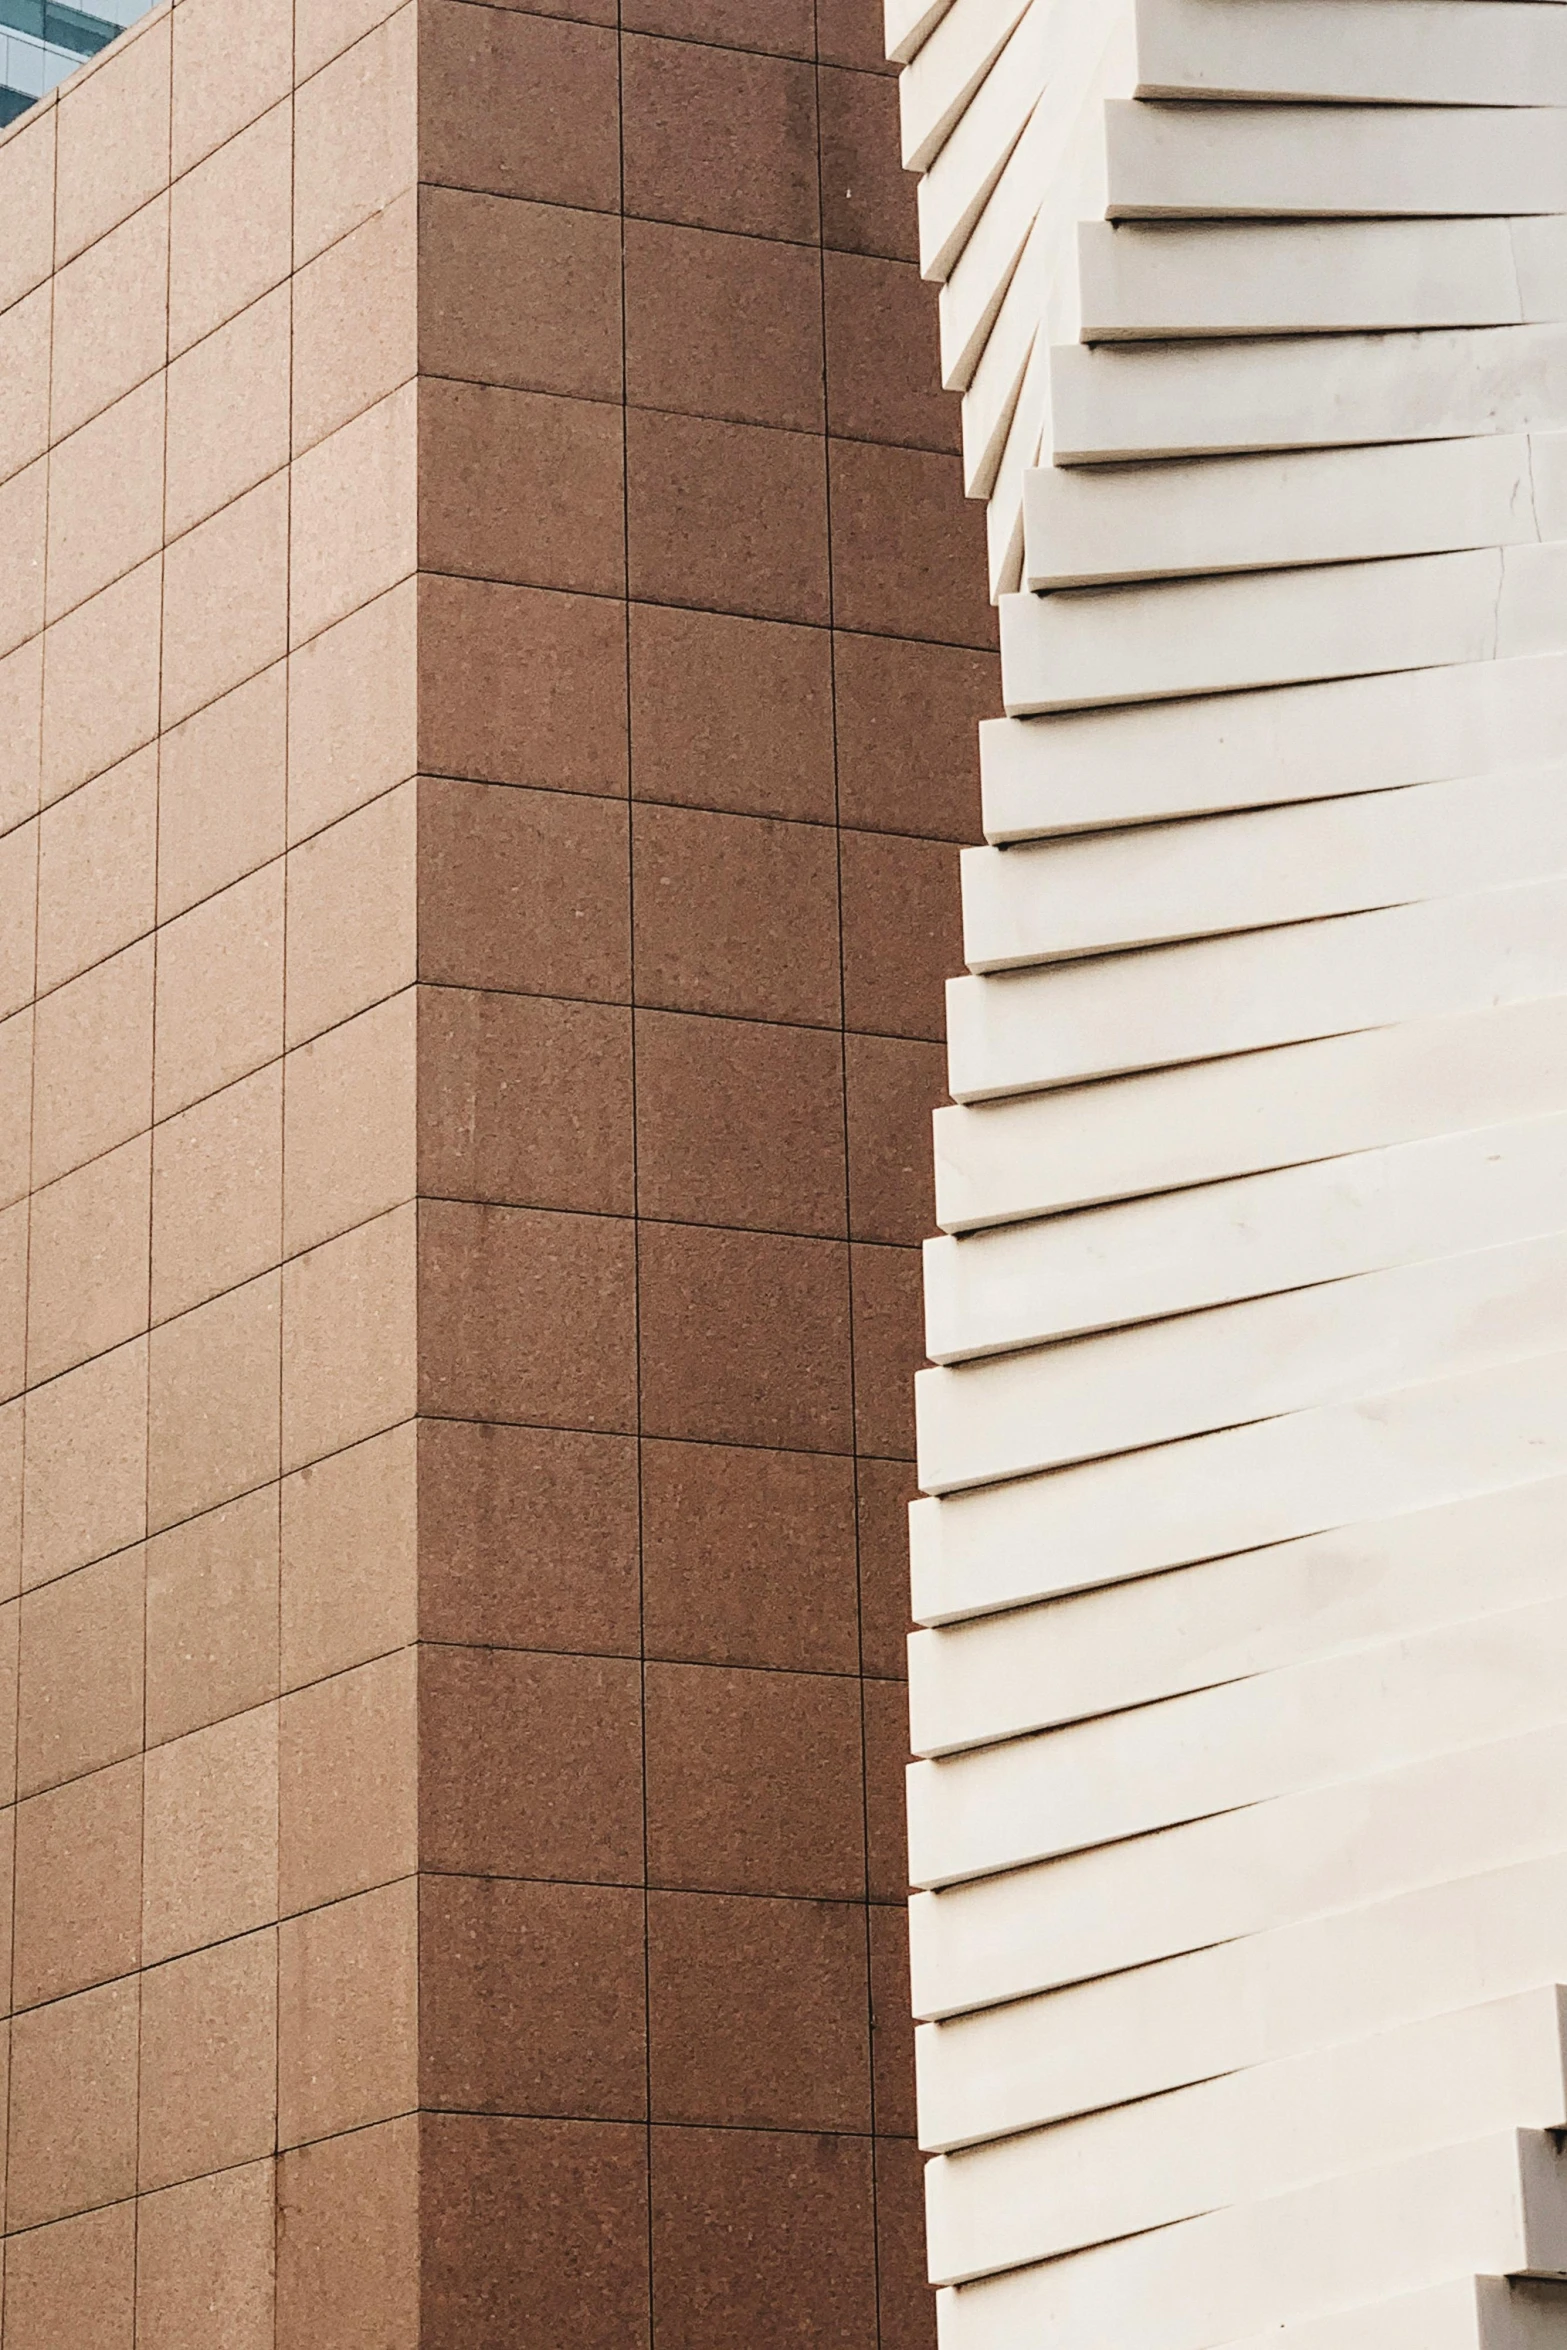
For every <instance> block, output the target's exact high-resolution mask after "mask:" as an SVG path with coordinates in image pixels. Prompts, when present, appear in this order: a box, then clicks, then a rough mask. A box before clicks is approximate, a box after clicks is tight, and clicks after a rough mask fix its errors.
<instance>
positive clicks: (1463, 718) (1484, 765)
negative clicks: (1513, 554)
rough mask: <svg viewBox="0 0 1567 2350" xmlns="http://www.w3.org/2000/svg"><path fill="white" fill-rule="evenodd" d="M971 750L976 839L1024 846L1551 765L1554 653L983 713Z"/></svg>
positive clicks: (1560, 669)
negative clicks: (979, 826)
mask: <svg viewBox="0 0 1567 2350" xmlns="http://www.w3.org/2000/svg"><path fill="white" fill-rule="evenodd" d="M979 740H980V770H981V778H982V784H983V792H984V807H985V832H986V836H987V838H988V839H990V840H992V841H997V842H1003V841H1017V840H1036V839H1043V838H1048V837H1052V836H1058V835H1061V834H1065V833H1071V832H1084V831H1099V830H1101V829H1103V828H1105V827H1109V826H1123V825H1132V824H1144V823H1157V822H1159V821H1161V820H1162V819H1165V818H1169V817H1174V816H1188V815H1202V814H1207V813H1211V812H1214V811H1217V810H1221V809H1238V808H1255V807H1265V806H1268V805H1271V804H1277V803H1280V802H1283V801H1294V800H1311V799H1324V798H1333V797H1337V796H1339V795H1341V794H1344V793H1349V792H1364V791H1384V790H1389V789H1394V788H1397V787H1400V786H1402V785H1404V784H1411V783H1433V782H1439V781H1442V780H1444V779H1446V778H1448V777H1460V776H1475V775H1484V774H1490V773H1494V772H1496V771H1497V770H1499V769H1505V768H1509V767H1520V766H1532V765H1535V764H1539V763H1547V762H1554V761H1556V760H1558V759H1559V758H1560V757H1561V754H1562V746H1563V744H1564V742H1567V658H1564V656H1562V655H1561V654H1548V655H1546V656H1545V657H1543V658H1535V659H1529V660H1512V661H1506V662H1495V663H1492V662H1475V663H1470V664H1468V665H1467V666H1464V667H1460V668H1449V669H1426V670H1407V671H1403V672H1401V673H1399V674H1398V675H1395V676H1387V677H1353V678H1342V679H1334V680H1332V681H1331V682H1329V683H1326V684H1320V685H1299V686H1290V687H1287V688H1285V689H1284V690H1282V691H1268V692H1260V693H1246V694H1214V695H1209V696H1205V697H1204V698H1202V699H1200V700H1196V701H1189V702H1178V703H1176V702H1172V703H1165V704H1154V705H1145V706H1141V707H1138V706H1126V707H1122V708H1119V709H1109V710H1096V711H1088V712H1083V713H1078V714H1073V715H1067V716H1061V717H1049V718H990V719H986V720H984V721H982V723H981V725H980V730H979Z"/></svg>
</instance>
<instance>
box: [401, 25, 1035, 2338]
mask: <svg viewBox="0 0 1567 2350" xmlns="http://www.w3.org/2000/svg"><path fill="white" fill-rule="evenodd" d="M616 15H617V12H616V7H615V4H614V0H577V5H575V6H570V5H567V6H564V7H561V6H554V7H552V8H550V9H549V10H548V11H544V10H534V9H532V8H528V9H524V10H522V11H520V12H519V11H517V10H515V9H512V10H497V9H493V8H490V7H486V6H478V5H474V4H472V0H428V6H427V13H426V15H425V18H424V45H423V49H422V52H421V75H422V80H421V103H422V128H423V139H424V145H423V151H422V172H423V176H424V179H425V181H426V182H427V183H433V184H427V185H426V186H425V189H424V192H423V196H422V200H421V202H422V210H421V269H422V279H421V301H422V329H421V360H422V365H423V367H424V368H425V370H426V371H427V373H428V374H429V375H430V376H431V377H438V378H440V379H441V380H440V381H438V382H432V383H430V384H429V385H428V386H427V390H426V397H425V406H424V409H423V419H422V433H423V437H422V444H421V446H422V473H421V495H422V505H421V562H422V565H423V568H424V572H425V578H424V582H423V589H422V593H423V598H424V602H423V615H424V628H423V636H422V681H423V688H422V690H423V698H422V705H421V759H422V764H423V767H424V769H425V772H426V775H427V777H433V776H435V775H437V774H439V775H440V776H441V777H442V778H443V779H444V780H440V781H435V780H427V781H426V783H425V784H424V786H423V787H422V788H423V798H422V802H421V841H420V853H419V874H420V956H421V962H420V968H421V975H422V977H423V979H424V980H425V981H426V982H427V983H429V984H428V985H427V989H426V992H425V995H424V998H423V1003H422V1008H421V1055H422V1058H421V1079H420V1119H421V1125H420V1132H421V1169H420V1187H421V1192H422V1193H423V1194H424V1198H423V1204H422V1208H421V1282H422V1288H421V1364H420V1371H421V1405H422V1408H423V1410H424V1411H425V1412H426V1413H427V1414H430V1415H438V1417H432V1418H431V1419H430V1420H428V1421H427V1422H426V1425H425V1428H424V1433H423V1439H422V1443H423V1451H422V1461H423V1471H424V1482H423V1484H422V1487H421V1526H422V1562H423V1586H422V1631H423V1635H424V1638H425V1641H426V1643H427V1644H428V1645H427V1646H426V1648H425V1650H424V1661H423V1667H422V1673H423V1679H422V1712H421V1739H422V1753H423V1761H424V1771H425V1779H424V1790H423V1813H422V1829H421V1843H422V1860H423V1863H424V1866H425V1868H426V1869H427V1870H428V1871H430V1872H432V1874H430V1875H428V1876H427V1877H426V1879H425V1889H424V1896H423V1906H422V1912H421V1934H422V1966H421V1996H422V2002H423V2005H422V2014H421V2089H422V2096H423V2099H424V2102H425V2104H426V2106H427V2107H428V2108H429V2109H431V2110H432V2111H433V2112H437V2113H439V2112H442V2111H443V2109H444V2110H445V2112H446V2116H447V2118H445V2119H443V2120H441V2121H439V2122H432V2123H431V2124H430V2125H428V2129H429V2134H428V2136H427V2139H426V2169H425V2173H424V2196H425V2204H424V2212H425V2230H426V2235H425V2256H426V2268H425V2277H424V2310H425V2323H426V2329H427V2330H426V2339H427V2341H429V2342H430V2343H432V2344H440V2345H441V2346H442V2350H459V2345H461V2346H463V2350H470V2346H477V2345H481V2344H482V2345H485V2346H489V2345H492V2344H493V2345H496V2346H497V2350H499V2345H501V2344H502V2343H503V2342H504V2343H505V2344H507V2345H511V2344H516V2345H519V2346H526V2350H553V2346H554V2345H556V2344H559V2343H564V2342H567V2341H570V2342H571V2343H573V2344H574V2345H584V2346H586V2350H625V2346H627V2345H632V2344H648V2343H651V2344H652V2345H653V2350H733V2346H734V2345H736V2344H739V2343H746V2344H750V2345H756V2346H758V2350H765V2346H770V2345H775V2344H776V2345H780V2346H782V2345H784V2344H790V2345H793V2344H796V2343H813V2344H819V2345H823V2346H828V2345H830V2346H831V2350H876V2346H878V2345H879V2346H880V2350H925V2346H926V2345H928V2344H930V2343H931V2342H932V2341H933V2339H934V2328H933V2323H932V2308H931V2303H930V2299H929V2296H928V2294H927V2292H926V2289H925V2286H924V2283H923V2258H922V2241H921V2239H922V2228H921V2216H920V2180H919V2167H920V2166H919V2161H918V2157H917V2155H916V2152H915V2148H914V2146H913V2143H912V2136H911V2133H912V2130H913V2126H914V2123H913V2104H912V2045H911V2038H910V2030H909V2026H908V2022H907V2011H908V1991H907V1979H906V1956H905V1921H904V1916H903V1911H902V1907H901V1902H902V1895H903V1889H904V1882H905V1867H904V1859H903V1852H902V1802H903V1797H902V1770H903V1760H904V1754H905V1735H906V1733H905V1721H904V1693H903V1689H902V1686H901V1682H900V1675H901V1673H902V1671H903V1635H904V1629H905V1620H906V1601H905V1596H904V1594H905V1582H906V1572H907V1569H906V1555H905V1526H904V1517H903V1509H904V1503H905V1500H906V1498H907V1496H908V1494H909V1492H910V1490H911V1487H912V1475H911V1471H910V1468H909V1465H908V1463H909V1455H910V1454H911V1452H912V1449H913V1446H912V1428H911V1405H912V1395H911V1380H912V1375H913V1372H914V1369H915V1367H916V1365H917V1363H918V1361H919V1360H920V1359H921V1356H922V1351H923V1350H922V1343H921V1334H920V1318H919V1259H918V1254H917V1244H918V1242H919V1241H920V1239H921V1238H922V1237H923V1235H924V1234H925V1233H926V1232H927V1231H928V1230H929V1229H930V1228H931V1220H932V1209H931V1200H930V1183H929V1160H930V1132H929V1110H930V1108H931V1106H932V1104H933V1103H934V1101H935V1100H936V1099H937V1098H938V1097H939V1095H940V1093H941V1089H942V1077H943V1052H942V1046H941V1043H940V1039H941V1036H942V1033H943V1022H942V983H943V980H944V978H945V976H946V974H947V973H948V972H949V971H950V970H952V969H955V968H957V967H958V965H959V964H960V962H961V953H960V941H959V935H958V922H957V906H956V899H957V889H956V883H957V870H956V868H957V858H956V850H955V848H954V846H953V844H954V843H956V842H960V841H964V840H968V839H972V838H975V837H977V829H978V809H977V777H976V750H975V738H974V726H975V721H976V720H977V718H978V717H980V716H981V715H983V714H985V713H986V712H987V711H988V710H990V709H992V708H993V707H994V706H995V701H996V694H997V686H998V681H997V677H996V666H995V661H994V656H993V653H992V651H991V649H990V648H991V647H992V645H993V642H994V635H993V615H992V613H991V611H990V609H989V607H988V606H987V604H986V603H985V601H984V593H983V583H984V553H983V536H982V525H981V519H980V515H979V512H978V510H977V509H975V508H973V507H970V506H967V505H966V504H965V501H964V499H963V496H962V490H961V481H960V476H959V466H958V460H957V457H956V454H955V450H956V427H957V413H956V404H955V402H953V401H950V400H948V399H947V398H945V397H944V396H943V395H942V394H941V393H940V390H939V387H938V385H937V383H936V366H935V308H934V294H933V291H932V289H930V288H929V287H926V286H924V285H923V284H922V283H921V282H920V280H919V277H918V274H917V270H916V268H915V267H914V264H913V254H914V205H913V197H912V184H911V183H910V182H909V181H907V180H906V179H905V177H904V175H903V174H902V172H901V170H900V168H899V162H898V127H897V94H896V85H895V82H894V80H893V79H892V78H891V77H889V76H888V75H887V73H886V72H885V70H884V69H883V67H882V64H881V61H880V54H879V49H880V43H879V30H880V16H881V9H880V0H834V4H833V5H831V6H829V5H828V4H827V0H822V4H821V5H820V6H819V7H817V6H813V5H812V0H622V5H621V8H620V11H619V26H618V28H617V23H616ZM487 89H488V90H491V91H493V92H494V93H495V96H494V101H493V104H487V103H486V101H485V99H484V96H483V93H484V92H485V91H486V90H487ZM617 106H618V117H617ZM617 209H619V210H621V211H622V212H623V218H619V219H617V218H616V217H615V215H616V212H617ZM501 287H504V288H506V289H507V294H508V297H509V298H508V299H507V300H505V301H498V300H497V291H498V289H499V288H501ZM513 290H516V296H517V298H515V299H512V298H510V297H511V296H512V295H513ZM622 399H624V403H625V405H624V408H623V409H622V406H621V402H622ZM498 787H499V788H498ZM436 1872H438V1873H436Z"/></svg>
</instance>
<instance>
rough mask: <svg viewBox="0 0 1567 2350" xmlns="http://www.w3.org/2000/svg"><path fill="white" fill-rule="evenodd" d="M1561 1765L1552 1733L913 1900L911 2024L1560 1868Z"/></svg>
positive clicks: (1564, 1800) (1564, 1844)
mask: <svg viewBox="0 0 1567 2350" xmlns="http://www.w3.org/2000/svg"><path fill="white" fill-rule="evenodd" d="M1564 1758H1567V1731H1564V1730H1563V1729H1562V1728H1561V1726H1560V1725H1554V1726H1552V1727H1551V1728H1549V1729H1546V1730H1536V1731H1533V1732H1531V1733H1529V1734H1528V1735H1526V1736H1524V1737H1520V1738H1511V1739H1506V1740H1502V1741H1500V1742H1499V1743H1497V1744H1496V1745H1493V1746H1471V1747H1465V1748H1464V1749H1462V1751H1460V1752H1457V1753H1453V1754H1443V1755H1436V1756H1432V1757H1428V1758H1425V1759H1423V1760H1421V1761H1419V1762H1415V1763H1408V1764H1405V1765H1403V1766H1402V1767H1401V1768H1400V1769H1398V1770H1394V1771H1388V1772H1386V1773H1384V1774H1383V1775H1382V1776H1381V1777H1379V1778H1373V1779H1361V1780H1354V1781H1348V1782H1344V1781H1341V1782H1339V1783H1338V1784H1336V1785H1334V1786H1330V1787H1314V1788H1309V1789H1307V1790H1306V1791H1305V1792H1304V1793H1301V1794H1296V1795H1286V1796H1281V1797H1279V1798H1278V1799H1277V1800H1276V1801H1274V1802H1271V1803H1260V1804H1254V1805H1252V1806H1251V1807H1250V1808H1248V1809H1245V1810H1241V1811H1232V1812H1224V1813H1222V1814H1220V1815H1219V1817H1218V1818H1216V1819H1208V1820H1197V1821H1194V1822H1192V1823H1191V1824H1190V1825H1189V1826H1185V1827H1180V1828H1169V1829H1165V1830H1163V1831H1162V1832H1161V1833H1159V1834H1156V1835H1150V1836H1139V1837H1136V1838H1134V1839H1132V1840H1131V1841H1130V1842H1127V1843H1122V1844H1108V1845H1101V1846H1099V1847H1098V1848H1097V1849H1096V1850H1094V1851H1092V1852H1080V1853H1073V1854H1071V1855H1070V1856H1068V1857H1067V1858H1065V1859H1062V1860H1049V1861H1042V1862H1040V1863H1038V1864H1037V1865H1036V1866H1034V1867H1032V1868H1023V1869H1015V1870H1012V1871H1011V1872H1009V1873H1008V1874H1006V1875H1004V1876H996V1877H985V1878H980V1879H978V1880H977V1881H976V1882H974V1883H973V1884H965V1885H957V1886H954V1887H952V1888H951V1889H950V1890H948V1891H945V1892H932V1893H926V1892H921V1893H918V1894H916V1895H915V1896H914V1898H913V1899H912V1900H911V1902H910V1905H909V1947H910V1956H911V1963H912V1967H913V1985H914V2012H915V2014H916V2015H917V2016H921V2017H925V2018H939V2017H942V2016H948V2015H953V2014H957V2013H960V2012H962V2011H963V2010H964V2009H967V2008H974V2007H985V2006H990V2005H993V2004H995V2003H996V2002H998V2001H1001V2000H1009V1999H1018V1998H1022V1997H1025V1996H1026V1995H1027V1994H1029V1993H1031V1992H1037V1991H1047V1990H1051V1989H1054V1988H1056V1987H1058V1986H1060V1985H1064V1984H1075V1983H1083V1982H1086V1981H1088V1980H1090V1979H1091V1978H1092V1977H1094V1976H1097V1975H1109V1974H1112V1973H1117V1972H1119V1971H1121V1970H1122V1969H1127V1968H1139V1967H1146V1966H1150V1965H1151V1964H1152V1963H1153V1962H1154V1961H1156V1960H1159V1959H1168V1958H1176V1957H1179V1956H1182V1955H1183V1954H1185V1953H1188V1952H1196V1951H1201V1950H1206V1949H1208V1948H1209V1947H1210V1946H1212V1945H1214V1944H1216V1943H1221V1942H1229V1941H1233V1940H1236V1939H1237V1938H1241V1937H1245V1936H1250V1935H1254V1934H1266V1933H1270V1932H1273V1931H1276V1930H1277V1929H1279V1928H1281V1927H1284V1926H1288V1925H1291V1924H1298V1923H1300V1922H1301V1921H1303V1920H1305V1919H1307V1918H1311V1917H1319V1918H1325V1917H1328V1916H1331V1915H1333V1914H1334V1913H1336V1912H1342V1911H1349V1910H1358V1909H1361V1908H1363V1907H1365V1906H1366V1905H1368V1904H1370V1903H1375V1902H1386V1901H1389V1900H1391V1899H1392V1898H1393V1897H1394V1896H1395V1895H1399V1894H1407V1893H1413V1892H1415V1891H1416V1890H1417V1889H1418V1888H1420V1887H1422V1886H1427V1887H1434V1886H1440V1885H1444V1884H1450V1883H1453V1882H1455V1881H1457V1880H1459V1879H1461V1878H1465V1877H1475V1876H1480V1875H1483V1874H1489V1873H1491V1872H1493V1871H1496V1870H1500V1869H1504V1868H1507V1867H1511V1866H1516V1865H1517V1864H1519V1863H1521V1862H1524V1861H1545V1860H1548V1859H1550V1858H1552V1857H1553V1856H1554V1857H1559V1856H1560V1855H1561V1854H1562V1853H1563V1852H1564V1851H1567V1787H1564V1786H1563V1785H1562V1784H1561V1783H1560V1782H1561V1778H1562V1765H1563V1761H1564Z"/></svg>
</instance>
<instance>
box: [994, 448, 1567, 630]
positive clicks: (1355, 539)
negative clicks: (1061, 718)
mask: <svg viewBox="0 0 1567 2350" xmlns="http://www.w3.org/2000/svg"><path fill="white" fill-rule="evenodd" d="M1561 437H1563V438H1567V436H1561ZM1529 452H1530V441H1529V437H1528V435H1527V434H1523V433H1511V434H1491V435H1482V436H1479V437H1476V438H1472V439H1470V440H1463V441H1410V442H1405V443H1400V444H1396V445H1394V446H1393V447H1391V448H1376V449H1315V450H1309V451H1302V452H1300V453H1298V454H1296V455H1293V456H1292V455H1287V454H1280V455H1277V456H1269V457H1210V458H1201V459H1195V460H1192V459H1188V460H1185V461H1179V462H1176V463H1174V464H1169V465H1129V466H1114V467H1106V466H1091V465H1075V466H1060V465H1054V466H1036V467H1035V468H1034V469H1033V471H1031V472H1030V473H1027V474H1025V476H1024V479H1023V521H1024V530H1025V534H1026V545H1027V557H1026V563H1025V570H1024V585H1025V586H1026V587H1028V588H1030V589H1032V590H1034V591H1035V592H1038V593H1044V592H1046V591H1048V590H1051V589H1056V588H1072V587H1108V586H1116V585H1121V584H1125V583H1127V582H1129V581H1135V580H1153V579H1182V578H1193V577H1197V576H1200V575H1202V574H1204V573H1210V572H1216V571H1244V572H1252V571H1267V570H1277V569H1280V568H1283V567H1286V566H1289V565H1292V564H1307V563H1348V562H1360V561H1363V560H1370V559H1375V558H1376V557H1379V556H1388V555H1422V554H1438V553H1442V552H1444V551H1452V550H1454V549H1459V548H1466V547H1500V546H1509V545H1512V544H1515V543H1517V542H1519V541H1526V540H1531V539H1539V538H1541V537H1543V536H1545V535H1547V534H1546V533H1544V532H1542V530H1541V528H1540V524H1539V518H1538V516H1537V514H1536V511H1535V505H1534V500H1533V497H1532V495H1531V474H1530V464H1529ZM1550 535H1555V534H1554V533H1553V534H1550Z"/></svg>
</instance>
